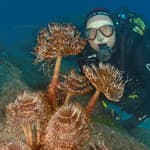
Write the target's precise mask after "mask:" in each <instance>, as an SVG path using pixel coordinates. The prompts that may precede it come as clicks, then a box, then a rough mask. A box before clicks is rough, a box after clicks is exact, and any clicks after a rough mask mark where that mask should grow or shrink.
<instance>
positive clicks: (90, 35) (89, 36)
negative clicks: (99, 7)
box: [85, 28, 97, 40]
mask: <svg viewBox="0 0 150 150" xmlns="http://www.w3.org/2000/svg"><path fill="white" fill-rule="evenodd" d="M96 34H97V29H94V28H90V29H87V30H86V33H85V36H86V38H87V39H88V40H94V39H95V37H96Z"/></svg>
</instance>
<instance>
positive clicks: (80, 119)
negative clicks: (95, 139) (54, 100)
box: [45, 104, 89, 150]
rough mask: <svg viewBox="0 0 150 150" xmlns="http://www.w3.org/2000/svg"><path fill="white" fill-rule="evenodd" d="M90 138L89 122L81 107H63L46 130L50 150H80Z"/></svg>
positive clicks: (47, 144)
mask: <svg viewBox="0 0 150 150" xmlns="http://www.w3.org/2000/svg"><path fill="white" fill-rule="evenodd" d="M88 138H89V120H88V118H87V117H86V114H85V112H84V111H83V109H82V107H81V106H79V105H72V104H69V105H63V106H62V107H60V109H59V110H58V111H57V112H56V113H55V114H54V116H52V118H51V120H50V121H49V123H48V127H47V129H46V136H45V143H46V146H47V147H48V149H49V150H79V149H80V148H81V147H82V146H83V144H84V142H85V141H87V140H88Z"/></svg>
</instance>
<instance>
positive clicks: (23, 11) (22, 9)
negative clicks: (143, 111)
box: [0, 0, 150, 129]
mask: <svg viewBox="0 0 150 150" xmlns="http://www.w3.org/2000/svg"><path fill="white" fill-rule="evenodd" d="M148 3H149V1H148V0H142V1H140V0H132V1H131V0H124V1H117V0H82V1H81V0H75V1H72V0H58V1H56V0H54V1H52V0H42V1H41V0H25V1H23V0H1V1H0V54H1V55H2V56H4V57H9V58H10V57H11V59H12V61H13V62H15V63H16V64H17V63H18V64H17V65H18V66H23V67H24V69H25V70H26V69H27V68H28V67H27V65H29V64H30V62H31V60H32V57H31V58H30V55H28V54H29V52H31V51H32V50H33V47H34V45H35V42H36V36H37V32H38V31H39V30H40V29H41V28H42V27H45V26H46V25H47V24H48V23H49V22H52V21H58V22H72V23H75V24H77V25H82V24H83V20H84V17H85V15H86V14H87V12H88V11H89V10H90V9H92V8H95V7H106V8H109V9H111V10H112V11H116V10H117V9H119V8H121V7H127V8H129V9H131V10H132V11H133V12H136V13H138V14H140V15H142V16H143V17H144V18H145V21H146V22H149V23H150V15H149V5H148ZM27 60H29V61H27ZM26 61H27V63H24V62H26ZM140 127H144V128H146V129H150V119H148V120H146V121H145V122H144V123H143V124H141V125H140Z"/></svg>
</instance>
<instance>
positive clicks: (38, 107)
mask: <svg viewBox="0 0 150 150" xmlns="http://www.w3.org/2000/svg"><path fill="white" fill-rule="evenodd" d="M43 98H44V96H43V95H42V94H41V93H30V92H24V93H23V94H22V95H20V96H18V97H17V99H16V100H15V102H14V103H10V104H9V105H8V106H7V119H8V123H10V124H12V125H15V124H16V125H18V124H20V125H22V124H26V123H33V122H35V121H36V120H37V119H40V118H42V116H44V115H45V112H46V110H47V109H46V108H45V107H46V104H44V102H45V103H46V101H44V100H43Z"/></svg>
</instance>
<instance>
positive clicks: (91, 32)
mask: <svg viewBox="0 0 150 150" xmlns="http://www.w3.org/2000/svg"><path fill="white" fill-rule="evenodd" d="M98 31H99V32H100V33H101V34H102V35H103V36H105V37H110V36H112V34H113V33H114V26H113V25H111V24H108V25H104V26H100V27H99V28H98V29H97V28H88V29H87V30H86V33H85V36H86V38H87V39H88V40H95V38H96V36H97V32H98Z"/></svg>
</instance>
